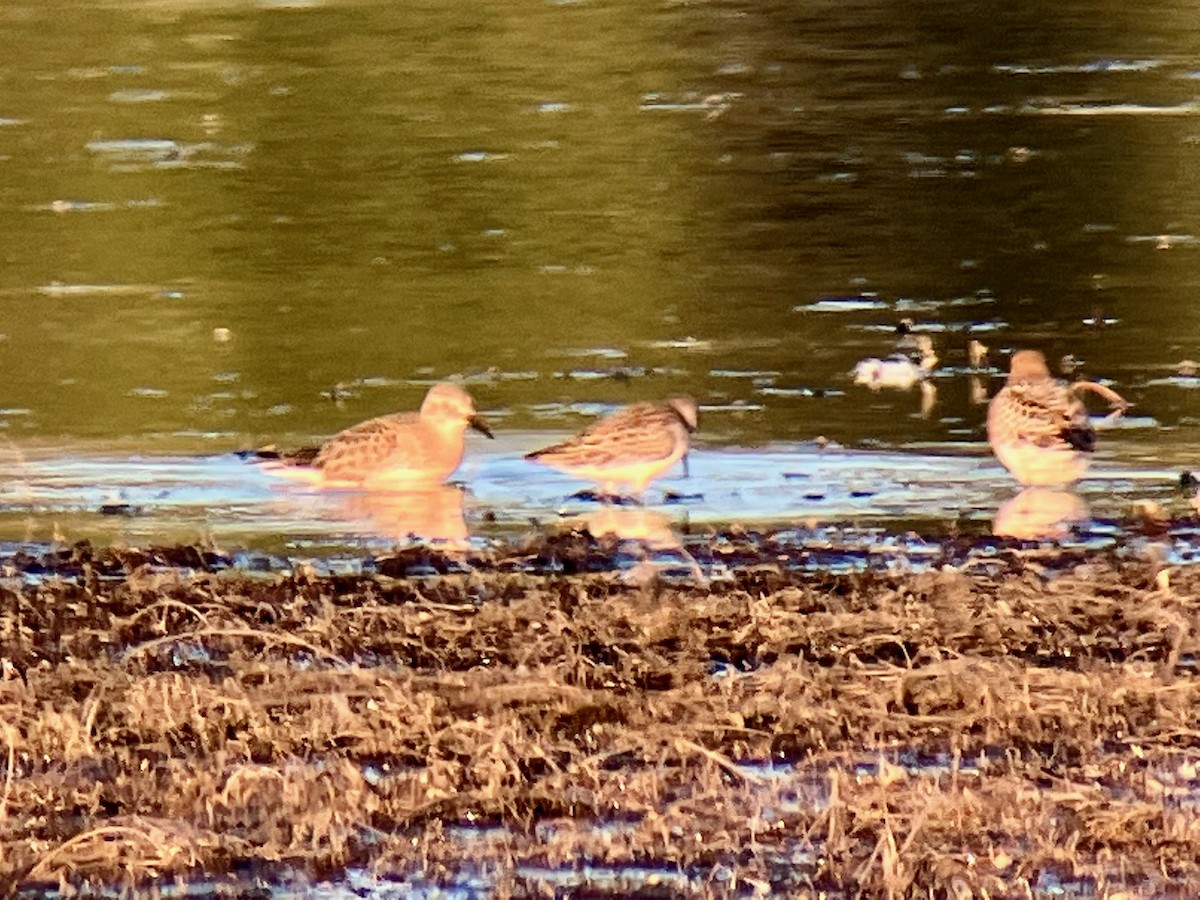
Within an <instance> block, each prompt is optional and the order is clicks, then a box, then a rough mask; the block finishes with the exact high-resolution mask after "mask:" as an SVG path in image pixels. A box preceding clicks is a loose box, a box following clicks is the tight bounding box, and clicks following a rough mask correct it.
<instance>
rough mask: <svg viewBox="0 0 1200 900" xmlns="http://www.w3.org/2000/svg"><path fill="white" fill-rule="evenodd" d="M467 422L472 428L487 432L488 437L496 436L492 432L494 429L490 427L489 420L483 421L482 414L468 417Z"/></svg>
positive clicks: (482, 432)
mask: <svg viewBox="0 0 1200 900" xmlns="http://www.w3.org/2000/svg"><path fill="white" fill-rule="evenodd" d="M467 424H468V425H470V426H471V427H472V428H474V429H475V430H476V431H478V432H479V433H480V434H486V435H487V436H488V437H490V438H492V439H493V440H494V439H495V437H496V436H495V435H494V434H492V429H490V428H488V424H487V422H485V421H483V418H482V417H480V416H471V418H469V419H467Z"/></svg>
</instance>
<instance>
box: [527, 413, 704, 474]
mask: <svg viewBox="0 0 1200 900" xmlns="http://www.w3.org/2000/svg"><path fill="white" fill-rule="evenodd" d="M697 413H698V410H697V407H696V401H695V400H693V399H692V398H691V397H671V398H670V399H669V400H667V401H666V402H663V403H653V402H646V403H634V404H633V405H631V406H626V407H624V408H623V409H619V410H617V411H616V412H614V413H611V414H610V415H607V416H605V417H604V418H603V419H601V420H600V421H598V422H596V423H595V424H594V425H592V426H591V427H589V428H586V429H585V430H584V431H582V432H580V433H579V434H577V435H576V436H575V437H573V438H568V439H567V440H565V441H563V442H562V443H559V444H554V445H553V446H551V447H546V448H544V449H542V450H535V451H534V452H533V453H527V454H526V455H525V458H526V459H530V460H533V461H534V462H539V463H542V464H543V465H547V466H550V467H551V468H555V469H558V470H559V471H561V472H565V473H566V474H568V475H574V476H576V477H578V478H584V479H587V480H588V481H594V482H597V483H598V484H599V485H600V488H601V492H602V493H603V494H605V495H607V496H616V493H617V491H616V489H617V487H618V486H619V485H627V486H628V487H629V488H630V489H631V490H632V492H633V493H634V495H635V496H637V497H640V496H641V495H642V494H643V493H644V492H645V490H646V486H647V485H648V484H649V483H650V482H651V481H653V480H654V479H655V478H658V477H659V476H660V475H662V474H663V473H665V472H666V471H667V470H668V469H670V468H671V467H672V466H673V465H675V463H677V462H679V461H680V460H681V459H683V458H684V457H685V456H686V455H687V452H688V446H689V435H691V433H692V432H694V431H695V430H696V423H697Z"/></svg>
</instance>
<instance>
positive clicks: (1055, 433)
mask: <svg viewBox="0 0 1200 900" xmlns="http://www.w3.org/2000/svg"><path fill="white" fill-rule="evenodd" d="M1085 390H1089V391H1093V392H1094V393H1097V394H1100V395H1101V396H1103V397H1105V398H1106V399H1107V400H1109V401H1110V402H1111V403H1112V404H1113V406H1114V409H1115V414H1116V415H1119V414H1120V413H1121V412H1123V411H1124V409H1125V406H1126V403H1125V401H1124V400H1123V399H1122V398H1121V397H1120V395H1118V394H1117V393H1116V392H1114V391H1112V390H1110V389H1109V388H1106V387H1104V386H1103V385H1100V384H1096V383H1095V382H1091V381H1079V382H1075V383H1073V384H1068V383H1067V382H1065V381H1061V380H1059V379H1057V378H1055V377H1054V376H1052V375H1051V374H1050V370H1049V369H1048V368H1047V366H1046V357H1045V356H1043V355H1042V354H1041V352H1039V351H1037V350H1018V351H1017V352H1016V353H1014V354H1013V357H1012V362H1011V367H1010V369H1009V373H1008V381H1007V383H1006V384H1005V385H1004V387H1003V388H1001V389H1000V392H999V393H998V394H996V396H995V397H993V398H992V401H991V403H989V404H988V415H987V433H988V442H989V443H990V444H991V445H992V452H993V453H995V454H996V458H997V459H998V460H1000V463H1001V464H1002V465H1003V466H1004V468H1006V469H1008V471H1009V472H1011V473H1012V475H1013V477H1014V478H1016V479H1017V481H1019V482H1020V483H1021V484H1024V485H1052V484H1069V483H1070V482H1073V481H1076V480H1078V479H1079V478H1081V477H1082V476H1083V474H1084V472H1086V471H1087V467H1088V454H1090V453H1091V452H1092V451H1093V450H1095V449H1096V430H1095V428H1093V427H1092V423H1091V420H1090V419H1089V418H1088V411H1087V407H1085V406H1084V405H1083V402H1082V401H1081V400H1080V399H1079V396H1078V395H1079V393H1080V392H1082V391H1085Z"/></svg>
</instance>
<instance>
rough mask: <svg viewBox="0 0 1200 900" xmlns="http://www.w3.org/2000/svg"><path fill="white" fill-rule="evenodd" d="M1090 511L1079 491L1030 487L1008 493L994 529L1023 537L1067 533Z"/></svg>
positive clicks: (1000, 533)
mask: <svg viewBox="0 0 1200 900" xmlns="http://www.w3.org/2000/svg"><path fill="white" fill-rule="evenodd" d="M1090 515H1091V511H1090V510H1089V509H1088V505H1087V503H1085V502H1084V500H1083V498H1081V497H1080V496H1079V495H1078V494H1073V493H1071V492H1070V491H1062V490H1054V489H1052V488H1046V487H1028V488H1025V489H1024V490H1023V491H1020V492H1019V493H1017V494H1016V495H1015V496H1013V497H1009V498H1008V499H1007V500H1005V501H1004V502H1003V503H1001V504H1000V508H999V509H997V510H996V518H995V519H994V520H993V521H992V533H993V534H995V535H996V536H997V537H1012V538H1018V539H1020V540H1027V541H1028V540H1038V539H1041V538H1061V537H1065V536H1066V535H1067V534H1068V533H1069V532H1070V530H1071V526H1072V525H1074V524H1075V523H1077V522H1086V521H1087V520H1088V518H1089V517H1090Z"/></svg>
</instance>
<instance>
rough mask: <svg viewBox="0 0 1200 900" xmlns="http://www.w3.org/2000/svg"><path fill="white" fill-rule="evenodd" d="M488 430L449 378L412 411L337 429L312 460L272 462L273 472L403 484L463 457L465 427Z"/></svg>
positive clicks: (340, 482) (435, 474) (429, 479)
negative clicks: (293, 463)
mask: <svg viewBox="0 0 1200 900" xmlns="http://www.w3.org/2000/svg"><path fill="white" fill-rule="evenodd" d="M468 428H473V429H475V430H476V431H479V432H481V433H483V434H485V435H487V436H488V437H489V438H490V437H492V432H491V430H490V429H489V428H488V426H487V424H486V423H485V422H484V421H483V419H481V418H480V417H479V416H478V415H476V413H475V403H474V401H473V400H472V399H471V395H470V394H468V393H467V392H466V391H465V390H463V389H462V388H461V387H459V386H458V385H457V384H453V383H451V382H448V381H443V382H441V383H439V384H435V385H434V386H433V387H431V388H430V389H429V392H428V393H427V394H426V395H425V399H424V401H423V402H422V403H421V409H420V411H419V412H415V413H411V412H409V413H392V414H390V415H385V416H379V417H377V418H374V419H368V420H367V421H365V422H360V423H359V424H357V425H352V426H350V427H349V428H347V429H346V430H345V431H341V432H338V433H337V434H335V435H334V436H333V437H331V438H330V439H329V440H327V441H326V442H325V443H324V444H323V445H322V446H321V449H320V451H318V452H317V454H316V456H315V457H313V459H312V462H311V465H308V466H303V465H276V466H274V467H273V470H274V471H275V472H276V473H277V474H281V475H285V476H288V477H293V478H296V479H298V480H303V481H309V482H313V483H316V484H319V485H320V486H323V487H361V488H366V489H387V488H396V487H400V488H404V487H411V486H413V485H424V484H436V483H438V482H441V481H443V480H444V479H445V478H446V477H447V476H449V475H450V473H452V472H453V471H454V470H455V469H457V468H458V464H459V463H460V462H462V458H463V450H464V446H465V444H466V441H465V432H466V430H467V429H468Z"/></svg>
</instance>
